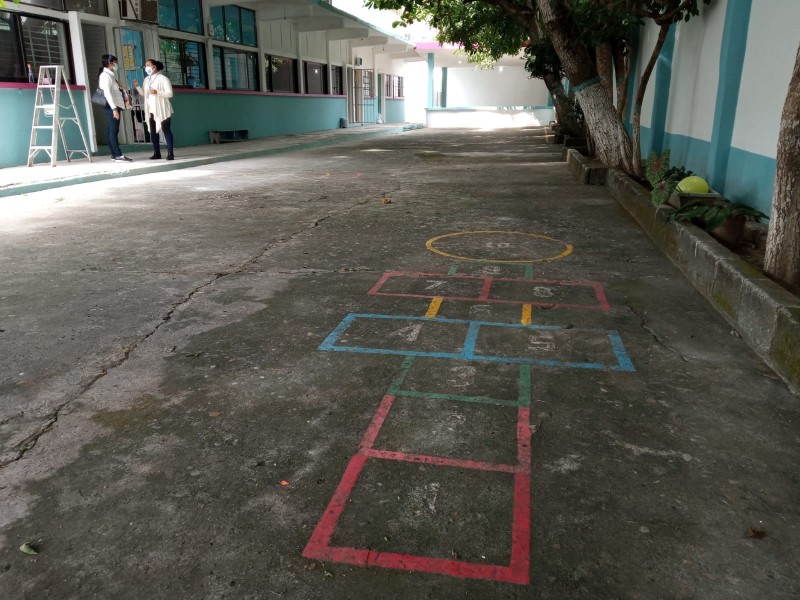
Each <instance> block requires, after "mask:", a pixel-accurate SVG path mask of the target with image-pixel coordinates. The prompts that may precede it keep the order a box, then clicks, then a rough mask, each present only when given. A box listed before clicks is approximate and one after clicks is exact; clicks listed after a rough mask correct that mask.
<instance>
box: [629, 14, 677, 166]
mask: <svg viewBox="0 0 800 600" xmlns="http://www.w3.org/2000/svg"><path fill="white" fill-rule="evenodd" d="M670 26H671V23H665V24H663V25H661V29H659V31H658V39H657V40H656V45H655V48H653V53H652V54H651V55H650V61H649V62H648V63H647V66H646V67H645V69H644V72H643V73H642V79H641V80H640V81H639V89H638V90H637V92H636V101H635V102H634V104H633V124H632V128H633V174H634V175H636V177H641V176H642V147H641V144H640V140H641V137H640V133H639V124H640V122H641V118H642V102H644V93H645V92H646V91H647V83H648V82H649V81H650V75H651V74H652V73H653V67H655V66H656V60H658V55H659V54H661V48H663V47H664V41H665V40H666V39H667V34H668V33H669V28H670Z"/></svg>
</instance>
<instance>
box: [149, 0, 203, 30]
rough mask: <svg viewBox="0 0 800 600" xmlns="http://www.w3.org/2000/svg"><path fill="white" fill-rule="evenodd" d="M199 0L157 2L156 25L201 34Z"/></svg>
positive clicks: (165, 0)
mask: <svg viewBox="0 0 800 600" xmlns="http://www.w3.org/2000/svg"><path fill="white" fill-rule="evenodd" d="M202 15H203V13H202V9H201V6H200V0H158V24H159V25H160V26H161V27H164V28H166V29H177V30H178V31H187V32H189V33H202V32H203V16H202Z"/></svg>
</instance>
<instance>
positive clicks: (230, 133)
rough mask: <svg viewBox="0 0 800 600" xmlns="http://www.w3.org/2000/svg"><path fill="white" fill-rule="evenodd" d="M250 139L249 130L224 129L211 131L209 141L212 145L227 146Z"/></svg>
mask: <svg viewBox="0 0 800 600" xmlns="http://www.w3.org/2000/svg"><path fill="white" fill-rule="evenodd" d="M246 139H248V132H247V129H224V130H219V131H209V132H208V140H209V143H211V144H225V143H227V142H241V141H243V140H246Z"/></svg>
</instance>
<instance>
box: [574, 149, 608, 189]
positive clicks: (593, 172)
mask: <svg viewBox="0 0 800 600" xmlns="http://www.w3.org/2000/svg"><path fill="white" fill-rule="evenodd" d="M567 166H568V167H569V168H570V170H571V171H572V172H573V173H574V174H575V177H577V178H578V181H580V182H581V183H583V184H588V185H605V183H606V175H607V174H608V168H607V167H605V166H603V164H602V163H601V162H600V161H598V160H594V159H591V158H587V157H585V156H584V155H583V154H581V153H580V152H579V151H578V150H577V149H575V148H570V149H568V150H567Z"/></svg>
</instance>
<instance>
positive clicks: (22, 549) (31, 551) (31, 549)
mask: <svg viewBox="0 0 800 600" xmlns="http://www.w3.org/2000/svg"><path fill="white" fill-rule="evenodd" d="M19 549H20V552H24V553H25V554H39V551H38V550H36V548H34V547H33V546H31V545H30V544H29V543H28V542H25V543H24V544H22V546H20V547H19Z"/></svg>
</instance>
